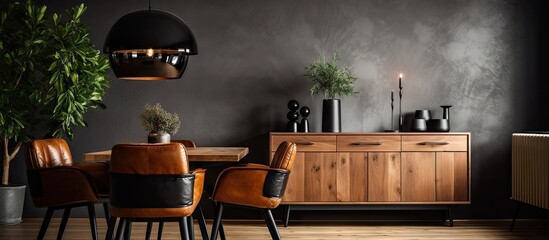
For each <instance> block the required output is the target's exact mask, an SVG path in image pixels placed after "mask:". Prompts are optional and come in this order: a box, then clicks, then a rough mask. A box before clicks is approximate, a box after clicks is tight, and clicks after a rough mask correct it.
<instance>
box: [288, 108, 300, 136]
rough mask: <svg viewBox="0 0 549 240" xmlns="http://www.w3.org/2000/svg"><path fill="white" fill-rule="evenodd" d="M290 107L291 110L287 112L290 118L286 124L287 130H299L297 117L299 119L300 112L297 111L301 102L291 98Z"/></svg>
mask: <svg viewBox="0 0 549 240" xmlns="http://www.w3.org/2000/svg"><path fill="white" fill-rule="evenodd" d="M288 109H290V111H289V112H288V114H286V117H287V118H288V120H289V121H288V124H287V125H286V131H288V132H297V131H298V130H299V124H298V123H297V119H299V113H298V112H297V109H299V102H297V101H296V100H290V101H289V102H288Z"/></svg>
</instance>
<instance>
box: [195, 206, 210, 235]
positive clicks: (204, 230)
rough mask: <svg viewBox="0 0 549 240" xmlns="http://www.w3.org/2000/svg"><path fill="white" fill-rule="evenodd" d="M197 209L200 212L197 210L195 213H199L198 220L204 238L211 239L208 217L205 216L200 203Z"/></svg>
mask: <svg viewBox="0 0 549 240" xmlns="http://www.w3.org/2000/svg"><path fill="white" fill-rule="evenodd" d="M197 210H198V212H196V211H195V213H197V214H198V216H197V218H196V221H197V222H198V227H200V234H201V235H202V240H209V237H208V229H207V228H206V219H205V218H204V212H203V211H202V206H200V203H198V207H197Z"/></svg>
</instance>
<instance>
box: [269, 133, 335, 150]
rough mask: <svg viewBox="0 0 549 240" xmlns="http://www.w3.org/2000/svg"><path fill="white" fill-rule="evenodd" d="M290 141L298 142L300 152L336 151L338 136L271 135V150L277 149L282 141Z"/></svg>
mask: <svg viewBox="0 0 549 240" xmlns="http://www.w3.org/2000/svg"><path fill="white" fill-rule="evenodd" d="M284 141H290V142H293V143H295V144H297V151H298V152H335V151H336V136H314V135H308V136H303V135H302V136H292V135H277V136H271V151H276V148H277V147H278V145H280V143H282V142H284Z"/></svg>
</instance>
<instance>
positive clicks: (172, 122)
mask: <svg viewBox="0 0 549 240" xmlns="http://www.w3.org/2000/svg"><path fill="white" fill-rule="evenodd" d="M140 117H141V124H142V125H143V128H145V130H147V131H149V132H166V133H169V134H172V135H173V134H176V133H177V130H179V127H180V126H181V121H180V120H179V116H178V115H177V113H169V112H167V111H166V110H164V109H163V108H162V106H160V104H159V103H157V104H155V105H149V104H146V105H145V111H143V112H142V113H141V115H140Z"/></svg>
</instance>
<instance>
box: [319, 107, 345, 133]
mask: <svg viewBox="0 0 549 240" xmlns="http://www.w3.org/2000/svg"><path fill="white" fill-rule="evenodd" d="M322 131H323V132H341V101H340V100H339V99H324V101H322Z"/></svg>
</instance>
